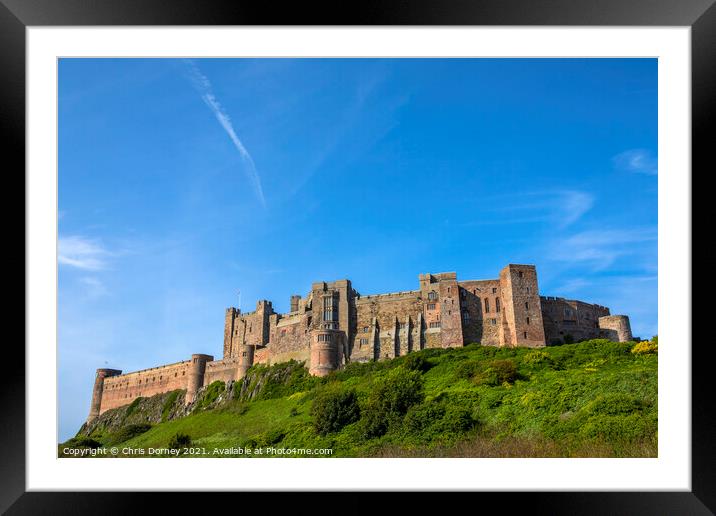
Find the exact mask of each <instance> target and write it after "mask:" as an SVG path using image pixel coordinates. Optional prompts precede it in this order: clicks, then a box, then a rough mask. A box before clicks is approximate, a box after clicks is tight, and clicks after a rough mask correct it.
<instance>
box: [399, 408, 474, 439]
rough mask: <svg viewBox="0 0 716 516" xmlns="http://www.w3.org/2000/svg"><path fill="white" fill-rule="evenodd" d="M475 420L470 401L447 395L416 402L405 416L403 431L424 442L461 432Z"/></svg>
mask: <svg viewBox="0 0 716 516" xmlns="http://www.w3.org/2000/svg"><path fill="white" fill-rule="evenodd" d="M463 401H464V400H463ZM475 423H476V421H475V419H474V418H473V416H472V409H471V407H470V406H469V405H466V404H465V403H461V400H460V399H459V398H454V397H447V396H446V397H440V398H434V399H432V400H429V401H425V402H424V403H420V404H418V405H413V406H412V407H411V408H410V409H409V410H408V412H407V414H406V415H405V418H404V419H403V423H402V425H401V433H402V434H403V436H404V437H405V438H407V439H409V440H412V441H414V442H420V443H424V442H430V441H436V440H446V439H451V438H453V437H456V436H459V435H461V434H464V433H465V432H467V431H469V430H471V429H472V428H473V427H474V426H475Z"/></svg>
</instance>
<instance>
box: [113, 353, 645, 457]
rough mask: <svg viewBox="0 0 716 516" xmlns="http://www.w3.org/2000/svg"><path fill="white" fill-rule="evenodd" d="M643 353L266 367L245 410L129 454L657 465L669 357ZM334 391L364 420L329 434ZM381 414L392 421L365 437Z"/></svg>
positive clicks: (182, 425) (203, 413)
mask: <svg viewBox="0 0 716 516" xmlns="http://www.w3.org/2000/svg"><path fill="white" fill-rule="evenodd" d="M633 346H634V343H613V342H609V341H605V340H595V341H587V342H581V343H576V344H565V345H562V346H554V347H547V348H543V349H539V350H534V349H526V348H513V349H504V348H493V347H482V346H479V345H470V346H466V347H463V348H456V349H446V350H442V349H428V350H423V351H419V352H417V354H413V357H411V355H409V356H408V357H400V358H397V359H394V360H390V361H384V362H369V363H365V364H350V365H349V366H348V367H346V368H345V369H344V370H342V371H338V372H336V373H333V374H331V375H329V376H328V377H326V378H314V377H310V376H308V375H307V371H306V370H305V368H304V367H303V365H302V364H300V363H297V362H292V363H287V364H277V365H275V366H272V367H267V366H255V367H253V368H251V369H250V370H249V374H247V377H246V379H245V385H244V387H245V388H244V389H243V391H242V392H244V394H243V395H238V396H237V395H236V393H237V392H239V391H237V390H236V389H235V390H234V393H235V395H234V398H235V399H229V400H226V401H225V402H222V403H220V404H219V405H218V406H216V407H215V408H211V407H210V408H207V409H204V410H198V411H195V412H193V413H192V414H191V415H189V416H186V417H183V418H180V419H175V420H169V421H164V422H161V423H159V424H156V425H154V426H152V427H151V428H150V429H149V430H147V431H146V432H144V433H141V434H140V435H136V436H134V437H132V438H131V439H129V440H127V441H125V442H123V443H122V444H121V446H122V447H132V448H144V449H148V448H162V447H166V446H167V444H168V443H169V441H170V439H171V438H172V437H173V436H175V435H176V434H186V435H188V436H190V437H191V440H192V446H193V447H196V448H199V449H203V450H205V452H206V455H208V456H214V455H212V452H213V449H214V448H219V449H223V448H232V447H242V448H243V447H250V448H256V447H265V446H277V447H285V448H293V447H295V448H314V449H315V448H331V449H332V450H333V456H343V457H366V456H381V457H396V456H525V457H529V456H566V457H568V456H600V457H601V456H617V457H632V456H641V457H653V456H656V453H657V366H658V358H657V353H656V352H648V353H632V352H631V350H632V348H633ZM415 355H417V356H418V357H420V358H419V359H416V358H415ZM409 357H410V358H409ZM416 360H417V361H416ZM396 368H400V369H401V370H402V371H403V372H400V371H394V370H395V369H396ZM401 378H402V379H403V380H400V379H401ZM408 380H409V382H410V386H409V390H410V394H409V395H408V396H407V397H404V399H403V400H402V401H401V400H397V401H396V400H395V399H392V398H391V392H392V391H390V390H389V389H386V386H390V388H391V389H396V388H401V387H400V384H396V383H395V382H396V381H408ZM391 382H392V383H391ZM328 384H330V385H328ZM328 386H330V388H331V389H332V390H334V391H336V390H337V391H340V390H344V391H353V392H354V393H355V396H356V398H357V400H358V403H359V405H360V409H361V410H360V419H358V420H357V421H354V422H351V423H350V424H347V425H345V426H342V427H341V428H340V430H339V431H337V432H332V433H328V434H327V435H319V434H318V433H317V432H316V429H315V427H314V426H315V425H314V418H313V417H312V416H311V406H312V403H313V400H314V397H315V396H316V393H317V392H321V391H322V390H325V388H326V387H328ZM396 386H397V387H396ZM235 387H236V386H235ZM406 389H407V387H406ZM223 391H224V385H223V383H222V384H221V385H218V384H217V385H213V384H212V386H210V387H209V389H207V390H206V391H205V396H206V397H207V398H206V399H207V400H215V399H216V396H218V394H219V393H221V392H223ZM418 391H419V393H418ZM406 392H407V391H406ZM405 400H407V401H405ZM371 407H372V408H371ZM375 407H382V408H381V410H384V411H387V412H386V413H389V417H388V420H389V421H388V423H387V425H384V427H383V428H381V429H380V431H379V432H372V433H371V432H366V424H367V419H369V418H370V417H371V416H370V414H371V410H373V411H374V410H375ZM386 407H387V408H386ZM352 420H353V419H351V421H352ZM102 444H103V445H108V443H104V442H103V443H102ZM235 456H238V455H236V454H235Z"/></svg>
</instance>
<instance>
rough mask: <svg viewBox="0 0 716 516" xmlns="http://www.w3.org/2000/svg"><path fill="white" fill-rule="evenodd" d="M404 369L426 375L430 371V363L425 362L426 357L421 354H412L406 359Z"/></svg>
mask: <svg viewBox="0 0 716 516" xmlns="http://www.w3.org/2000/svg"><path fill="white" fill-rule="evenodd" d="M403 367H404V368H405V369H407V370H408V371H419V372H421V373H424V372H426V371H427V370H428V369H430V362H428V361H427V360H425V357H424V356H423V355H421V354H418V353H410V354H409V355H408V356H407V357H405V360H404V361H403Z"/></svg>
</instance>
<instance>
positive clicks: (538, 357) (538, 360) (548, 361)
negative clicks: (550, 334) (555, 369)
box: [522, 350, 554, 367]
mask: <svg viewBox="0 0 716 516" xmlns="http://www.w3.org/2000/svg"><path fill="white" fill-rule="evenodd" d="M522 362H523V363H525V364H527V365H530V366H547V367H551V366H553V365H554V360H553V359H552V357H551V356H549V355H548V354H547V353H545V352H544V351H540V350H535V351H530V352H529V353H527V354H526V355H525V356H524V358H523V359H522Z"/></svg>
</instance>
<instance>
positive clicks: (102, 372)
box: [87, 369, 122, 423]
mask: <svg viewBox="0 0 716 516" xmlns="http://www.w3.org/2000/svg"><path fill="white" fill-rule="evenodd" d="M120 374H122V371H120V370H119V369H97V374H96V375H95V377H94V387H93V388H92V403H91V404H90V411H89V415H88V416H87V422H88V423H89V422H90V421H92V420H93V419H94V418H96V417H97V416H99V414H100V409H101V408H102V393H103V392H104V379H105V378H108V377H110V376H117V375H120Z"/></svg>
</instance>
